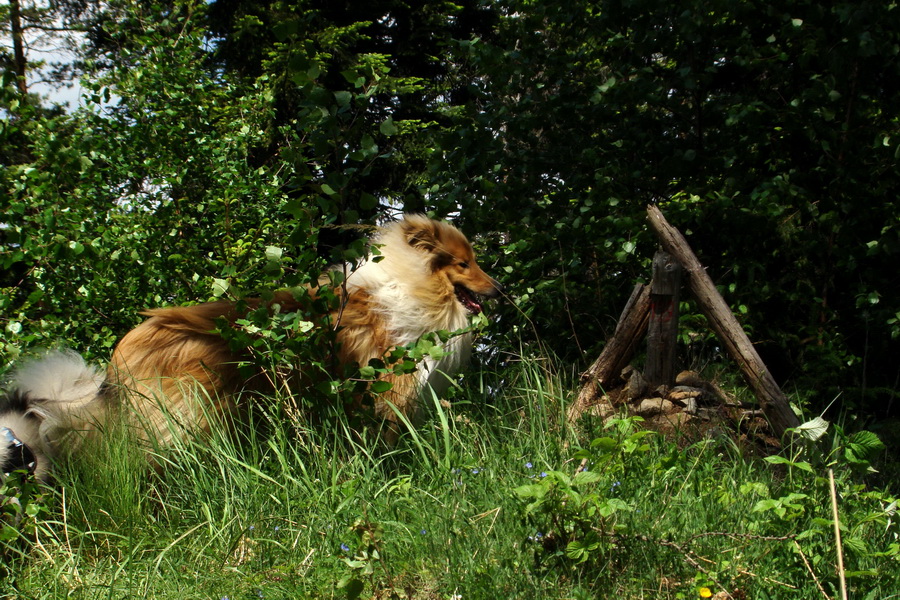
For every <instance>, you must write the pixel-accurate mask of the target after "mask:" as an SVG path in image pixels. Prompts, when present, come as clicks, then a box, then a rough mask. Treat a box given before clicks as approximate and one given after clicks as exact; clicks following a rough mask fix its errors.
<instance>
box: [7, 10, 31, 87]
mask: <svg viewBox="0 0 900 600" xmlns="http://www.w3.org/2000/svg"><path fill="white" fill-rule="evenodd" d="M9 27H10V31H11V32H12V43H13V68H14V69H15V72H16V85H17V86H18V88H19V92H21V93H22V95H23V96H24V95H25V94H27V93H28V82H27V81H26V80H25V70H26V68H27V66H28V63H27V62H26V61H25V38H24V36H23V34H22V13H21V11H20V6H19V0H10V2H9Z"/></svg>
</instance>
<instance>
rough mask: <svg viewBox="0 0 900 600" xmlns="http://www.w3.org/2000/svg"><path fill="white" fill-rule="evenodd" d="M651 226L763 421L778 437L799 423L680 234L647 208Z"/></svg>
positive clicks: (650, 208)
mask: <svg viewBox="0 0 900 600" xmlns="http://www.w3.org/2000/svg"><path fill="white" fill-rule="evenodd" d="M647 215H648V216H649V217H650V225H651V226H652V227H653V230H654V231H655V232H656V234H657V236H658V237H659V240H660V243H661V244H662V246H663V249H665V250H666V252H668V253H669V254H671V255H672V256H674V257H675V259H676V260H677V261H678V262H680V263H681V266H682V267H683V268H684V272H685V273H686V274H687V280H688V287H689V289H690V290H691V293H692V294H693V295H694V298H696V300H697V303H698V304H699V305H700V310H701V311H703V314H704V315H705V316H706V319H707V320H708V321H709V324H710V326H711V327H712V329H713V331H715V333H716V335H717V336H718V338H719V340H720V341H721V342H722V345H724V346H725V349H726V350H727V351H728V354H729V355H731V357H732V358H733V359H734V360H735V361H736V362H737V363H738V366H739V367H740V369H741V373H742V374H743V376H744V380H745V381H746V382H747V385H749V386H750V387H751V388H752V389H753V391H754V393H755V394H756V397H757V398H758V399H759V402H760V404H761V405H762V409H763V411H764V412H765V414H766V417H767V418H768V420H769V423H771V425H772V428H773V430H774V432H775V433H776V435H777V436H778V437H780V438H781V437H784V433H785V431H786V430H787V429H789V428H791V427H797V426H798V425H800V421H799V419H798V418H797V415H795V414H794V411H793V410H791V406H790V403H789V402H788V399H787V397H786V396H785V395H784V392H782V391H781V388H780V387H778V384H777V383H775V379H773V378H772V374H771V373H769V370H768V369H767V368H766V365H765V364H764V363H763V361H762V359H761V358H760V357H759V354H758V353H757V352H756V348H754V347H753V344H752V343H751V342H750V338H748V337H747V334H746V333H744V330H743V329H742V328H741V325H740V323H738V322H737V319H735V318H734V314H732V312H731V309H730V308H729V307H728V304H726V303H725V300H724V299H723V298H722V296H721V295H720V294H719V292H718V290H716V286H715V285H714V284H713V281H712V279H710V277H709V275H707V274H706V270H705V269H704V268H703V265H701V264H700V261H699V260H697V256H696V255H695V254H694V252H693V251H692V250H691V248H690V246H689V245H688V243H687V240H685V239H684V236H683V235H681V233H680V232H679V231H678V230H677V229H675V228H674V227H672V226H671V225H670V224H669V222H668V221H666V219H665V217H663V214H662V212H660V210H659V209H658V208H657V207H656V206H652V205H651V206H648V207H647Z"/></svg>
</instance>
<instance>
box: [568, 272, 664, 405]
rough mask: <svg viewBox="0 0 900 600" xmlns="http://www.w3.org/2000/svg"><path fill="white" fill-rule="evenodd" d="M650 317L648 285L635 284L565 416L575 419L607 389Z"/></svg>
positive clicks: (622, 367) (645, 329) (642, 332)
mask: <svg viewBox="0 0 900 600" xmlns="http://www.w3.org/2000/svg"><path fill="white" fill-rule="evenodd" d="M649 317H650V286H648V285H643V284H638V285H636V286H635V287H634V291H633V292H632V293H631V298H629V299H628V303H627V304H626V305H625V309H624V310H622V316H621V317H620V318H619V323H618V325H617V326H616V332H615V334H614V335H613V337H612V339H610V340H609V341H608V342H607V343H606V346H605V347H604V348H603V352H601V353H600V356H599V357H597V360H595V361H594V364H592V365H591V366H590V368H588V370H587V371H585V372H584V373H582V375H581V391H580V392H579V393H578V398H576V399H575V402H573V403H572V405H571V406H570V407H569V410H568V414H567V417H568V419H569V422H572V423H574V422H575V421H577V420H578V418H579V417H581V415H583V414H584V413H585V411H587V410H588V409H589V408H590V407H591V406H593V405H595V404H597V403H598V402H599V401H600V398H602V396H603V394H604V393H605V391H606V389H607V388H608V387H610V386H611V385H612V383H613V382H614V381H615V380H616V379H617V378H618V377H619V375H620V374H621V373H622V369H624V368H625V366H627V365H628V363H629V361H631V357H633V356H634V353H635V352H636V351H637V348H638V346H639V345H640V343H641V341H642V340H643V339H644V336H645V335H646V334H647V323H648V321H649Z"/></svg>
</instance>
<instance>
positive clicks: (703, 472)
mask: <svg viewBox="0 0 900 600" xmlns="http://www.w3.org/2000/svg"><path fill="white" fill-rule="evenodd" d="M574 389H575V382H574V378H572V377H568V376H565V375H561V374H560V373H559V371H558V370H557V369H556V368H555V366H554V365H553V364H552V362H550V361H547V360H538V359H520V360H518V361H516V362H515V363H514V364H513V366H511V367H509V368H508V369H506V370H504V372H503V374H502V376H501V375H497V374H492V373H487V372H481V373H479V372H473V373H470V374H469V375H467V377H466V379H465V380H464V382H463V385H462V387H461V388H460V389H459V390H457V393H456V397H455V398H454V399H453V403H452V405H451V407H450V408H446V407H444V406H442V405H441V403H439V402H437V401H436V400H435V401H433V402H431V404H432V407H431V408H432V410H431V414H430V416H429V420H428V422H427V423H426V424H425V425H424V426H421V427H419V428H417V429H415V430H411V431H409V432H408V433H407V434H406V435H405V436H403V437H402V438H401V441H400V443H399V444H398V445H397V446H396V447H394V448H393V449H390V450H386V449H385V448H384V447H383V446H381V445H379V444H378V443H377V441H372V442H369V441H366V440H363V441H360V439H359V438H358V436H356V435H355V434H353V433H351V432H350V430H349V429H348V428H347V427H346V424H344V423H342V422H340V421H339V420H335V421H333V422H331V423H328V424H325V425H318V426H315V427H313V426H309V425H307V424H305V423H303V422H302V421H299V420H298V419H296V418H294V419H292V418H289V417H287V416H285V415H283V414H281V413H279V412H278V411H274V414H273V415H271V416H270V417H268V418H266V417H265V416H262V417H257V418H260V419H262V420H264V421H265V427H249V428H247V431H246V435H244V436H240V437H232V436H227V435H214V436H213V437H212V438H211V439H204V440H187V441H185V442H184V443H182V444H180V445H178V446H177V447H175V448H173V449H170V450H168V451H166V452H165V453H161V454H160V456H159V459H158V462H159V463H160V464H162V465H163V468H162V469H161V470H160V471H159V472H155V471H153V470H152V469H149V468H148V467H147V465H146V462H145V460H144V459H143V458H142V452H141V451H140V449H137V448H135V447H134V444H133V442H131V441H130V440H129V436H128V435H127V432H115V431H112V432H110V433H109V435H107V436H106V438H105V441H104V443H103V444H101V445H99V446H97V447H95V448H92V449H91V451H90V452H87V453H85V456H84V457H83V458H82V459H80V460H78V461H73V462H72V463H70V464H68V465H67V466H66V467H65V468H64V469H63V470H62V472H61V473H60V476H59V481H58V485H56V486H55V487H54V489H55V490H57V491H55V492H53V493H51V494H50V495H48V496H47V497H46V498H45V500H44V504H45V505H46V507H47V508H46V512H45V513H44V515H43V516H41V517H39V522H38V526H37V527H36V529H35V531H34V532H33V534H29V536H28V539H27V540H25V539H19V540H10V541H7V542H4V543H5V544H6V545H5V547H4V549H0V556H2V558H3V560H4V561H6V563H7V566H6V577H5V578H4V579H3V581H2V582H0V597H9V598H34V599H37V598H64V597H65V598H136V597H145V598H173V599H174V598H178V599H192V598H197V599H201V598H202V599H214V600H219V599H221V598H229V599H235V598H331V597H341V598H343V597H362V598H369V597H375V598H391V597H397V598H425V599H432V598H434V599H438V598H440V599H450V598H461V599H465V600H469V599H475V598H496V597H498V596H502V597H509V598H700V597H706V596H712V595H714V594H720V596H717V597H721V598H728V597H732V598H825V597H831V598H834V597H836V596H837V595H838V594H837V590H838V577H837V572H836V568H835V556H836V555H835V551H836V548H835V545H834V539H833V537H834V536H833V528H832V526H831V523H832V521H831V509H830V505H829V502H828V497H829V489H828V487H829V486H828V481H827V479H826V477H825V475H826V473H825V471H824V464H825V463H824V462H823V463H821V464H819V463H816V462H815V461H812V460H810V459H808V458H806V457H805V456H800V455H788V456H786V457H785V460H783V461H781V463H780V464H772V463H769V462H765V461H762V460H759V459H756V458H750V457H749V456H748V454H747V453H746V452H745V451H744V448H743V447H741V446H740V445H739V443H738V442H736V441H733V438H731V437H729V436H721V437H716V438H707V437H693V436H692V435H691V434H690V432H687V431H686V432H683V434H679V435H676V436H675V438H674V439H664V438H663V437H662V436H660V435H656V434H647V433H645V432H643V430H642V428H641V423H639V422H636V421H634V420H632V419H624V418H623V419H619V420H616V421H615V422H613V423H611V424H608V425H606V426H604V425H603V424H602V423H590V422H588V423H583V424H581V426H580V427H579V428H578V429H573V428H571V427H569V426H568V425H567V424H566V422H565V406H566V402H567V401H568V400H569V397H570V394H571V393H572V391H573V390H574ZM273 404H274V403H273ZM262 431H265V433H264V434H263V433H259V432H262ZM593 440H597V441H596V442H593V443H592V441H593ZM835 456H836V455H835ZM832 463H833V466H835V467H836V469H837V472H838V484H837V485H838V492H839V498H840V511H841V512H840V518H841V525H842V527H843V531H844V536H843V537H844V546H845V547H844V548H843V549H844V552H845V561H846V564H847V570H848V571H849V573H847V575H849V579H848V581H849V585H850V590H851V597H853V598H890V597H898V596H895V595H896V594H898V590H900V577H898V575H900V567H898V562H897V561H898V539H897V537H896V536H897V533H898V526H897V524H896V522H895V517H894V515H893V510H894V508H895V507H896V505H892V504H891V502H892V501H893V497H892V496H891V495H890V492H889V491H886V490H878V489H869V488H867V487H865V485H864V483H863V482H864V480H863V479H860V478H859V477H856V476H854V475H853V474H852V473H851V472H850V470H849V467H845V466H844V465H843V464H841V463H840V461H837V462H835V461H832ZM721 594H724V595H721ZM4 595H5V596H4Z"/></svg>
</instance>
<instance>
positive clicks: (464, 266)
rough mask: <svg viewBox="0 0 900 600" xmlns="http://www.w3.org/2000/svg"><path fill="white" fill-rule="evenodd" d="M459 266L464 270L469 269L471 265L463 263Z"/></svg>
mask: <svg viewBox="0 0 900 600" xmlns="http://www.w3.org/2000/svg"><path fill="white" fill-rule="evenodd" d="M459 266H460V267H462V268H463V269H468V268H469V263H467V262H461V263H459Z"/></svg>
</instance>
